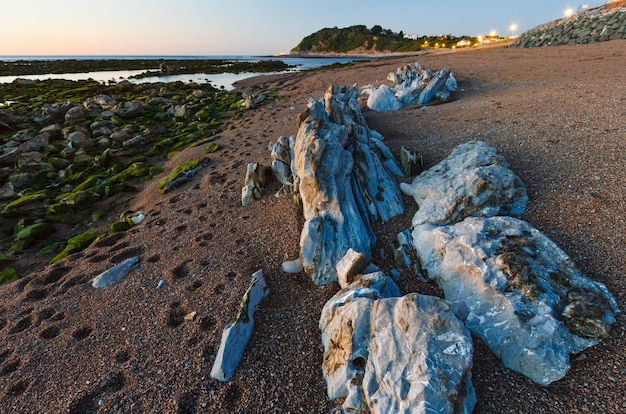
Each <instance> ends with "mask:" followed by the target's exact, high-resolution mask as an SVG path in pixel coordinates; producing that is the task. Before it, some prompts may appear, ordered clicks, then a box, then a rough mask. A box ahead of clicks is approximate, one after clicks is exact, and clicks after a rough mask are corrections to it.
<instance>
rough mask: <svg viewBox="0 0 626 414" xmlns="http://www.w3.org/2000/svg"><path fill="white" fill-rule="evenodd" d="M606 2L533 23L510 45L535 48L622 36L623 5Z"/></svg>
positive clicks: (624, 33)
mask: <svg viewBox="0 0 626 414" xmlns="http://www.w3.org/2000/svg"><path fill="white" fill-rule="evenodd" d="M621 3H622V6H619V7H617V6H615V5H613V6H611V5H607V6H604V7H598V8H594V9H590V10H587V11H585V12H582V13H577V14H574V15H573V16H571V17H566V18H562V19H558V20H554V21H552V22H549V23H546V24H542V25H540V26H537V27H535V28H533V29H531V30H529V31H527V32H525V33H523V34H522V35H521V36H520V37H519V38H518V39H517V40H516V41H515V42H514V43H512V44H511V46H517V47H539V46H559V45H568V44H569V45H571V44H587V43H597V42H604V41H607V40H615V39H626V5H624V2H621Z"/></svg>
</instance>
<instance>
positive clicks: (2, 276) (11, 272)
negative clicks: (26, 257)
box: [0, 267, 20, 285]
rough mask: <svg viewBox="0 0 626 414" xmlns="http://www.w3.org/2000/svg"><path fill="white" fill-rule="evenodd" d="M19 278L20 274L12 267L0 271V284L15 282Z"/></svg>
mask: <svg viewBox="0 0 626 414" xmlns="http://www.w3.org/2000/svg"><path fill="white" fill-rule="evenodd" d="M19 278H20V274H19V273H18V271H17V270H15V269H13V268H12V267H9V268H6V269H4V270H2V271H0V285H4V284H7V283H11V282H15V281H16V280H18V279H19Z"/></svg>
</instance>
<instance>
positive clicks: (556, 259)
mask: <svg viewBox="0 0 626 414" xmlns="http://www.w3.org/2000/svg"><path fill="white" fill-rule="evenodd" d="M413 242H414V245H415V248H416V250H417V253H418V255H419V257H420V260H421V263H422V266H423V268H424V269H425V270H426V271H427V272H428V276H429V278H431V279H432V280H435V281H436V282H437V283H438V284H439V286H441V288H442V289H443V291H444V294H445V297H446V299H447V300H459V301H463V302H465V303H466V304H467V306H468V307H469V310H470V313H469V316H468V318H467V321H466V323H465V324H466V326H467V328H468V329H469V330H470V331H471V332H472V334H474V335H476V336H477V337H479V338H480V339H481V340H483V342H485V344H486V345H487V346H488V347H489V349H490V350H491V351H492V352H493V353H494V354H495V355H496V356H497V357H498V358H500V359H501V360H502V363H503V364H504V366H505V367H507V368H510V369H512V370H514V371H516V372H519V373H521V374H523V375H525V376H526V377H528V378H530V379H531V380H532V381H534V382H536V383H538V384H540V385H544V386H546V385H548V384H550V383H552V382H554V381H557V380H559V379H561V378H562V377H563V376H564V375H565V374H566V373H567V371H568V370H569V368H570V363H569V354H575V353H578V352H580V351H582V350H583V349H585V348H587V347H590V346H593V345H596V344H597V343H598V341H599V340H600V339H602V338H604V337H606V336H607V335H608V333H609V329H610V325H611V324H612V323H613V322H614V321H615V315H616V314H617V313H619V309H618V307H617V303H616V301H615V298H614V297H613V296H612V295H611V294H610V293H609V292H608V290H607V289H606V287H605V286H604V285H603V284H601V283H598V282H594V281H592V280H590V279H589V278H587V277H586V276H584V275H583V274H582V273H581V272H580V271H579V270H578V269H577V268H576V267H575V265H574V263H573V262H572V260H571V259H570V258H569V257H568V256H567V255H566V254H565V253H564V252H563V251H562V250H561V249H559V248H558V247H557V246H556V245H555V244H554V243H553V242H552V241H551V240H550V239H548V238H547V237H546V236H544V235H543V234H542V233H541V232H539V231H538V230H536V229H534V228H533V227H531V226H530V224H528V223H526V222H524V221H522V220H519V219H515V218H512V217H488V218H482V217H468V218H466V219H465V220H463V221H461V222H459V223H456V224H451V225H447V226H434V225H432V224H422V225H419V226H416V227H415V229H414V231H413Z"/></svg>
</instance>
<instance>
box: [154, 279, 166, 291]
mask: <svg viewBox="0 0 626 414" xmlns="http://www.w3.org/2000/svg"><path fill="white" fill-rule="evenodd" d="M163 286H165V280H163V279H160V280H159V283H157V286H156V288H157V289H161V288H162V287H163Z"/></svg>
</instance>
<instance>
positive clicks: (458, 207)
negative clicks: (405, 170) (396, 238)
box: [400, 141, 528, 226]
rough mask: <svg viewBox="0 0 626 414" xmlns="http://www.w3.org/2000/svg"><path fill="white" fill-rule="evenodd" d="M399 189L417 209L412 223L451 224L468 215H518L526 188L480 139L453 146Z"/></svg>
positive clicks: (505, 162)
mask: <svg viewBox="0 0 626 414" xmlns="http://www.w3.org/2000/svg"><path fill="white" fill-rule="evenodd" d="M400 189H401V190H402V191H403V192H404V193H405V194H407V195H411V196H413V198H414V199H415V201H416V202H417V204H418V205H419V210H418V211H417V212H416V213H415V215H414V216H413V226H419V225H420V224H424V223H430V224H438V225H442V224H451V223H456V222H459V221H461V220H463V219H464V218H465V217H468V216H478V217H489V216H494V215H505V214H521V213H523V212H524V210H525V209H526V205H527V204H528V196H527V194H526V188H525V187H524V185H523V183H522V182H521V180H520V179H519V178H518V177H517V176H516V175H515V174H514V173H513V172H512V171H511V170H510V169H509V164H508V163H507V161H506V160H505V159H504V157H502V156H501V155H499V154H498V153H497V152H496V150H495V149H494V148H493V147H491V146H489V145H487V144H486V143H484V142H482V141H470V142H467V143H464V144H461V145H459V146H458V147H456V148H455V149H454V150H453V151H452V152H451V153H450V155H449V156H448V157H447V158H446V159H444V160H443V161H441V162H440V163H439V164H437V165H435V166H434V167H432V168H431V169H429V170H427V171H424V172H423V173H421V174H420V175H419V176H417V177H416V178H415V179H414V180H413V182H412V183H411V184H406V183H401V184H400Z"/></svg>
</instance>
